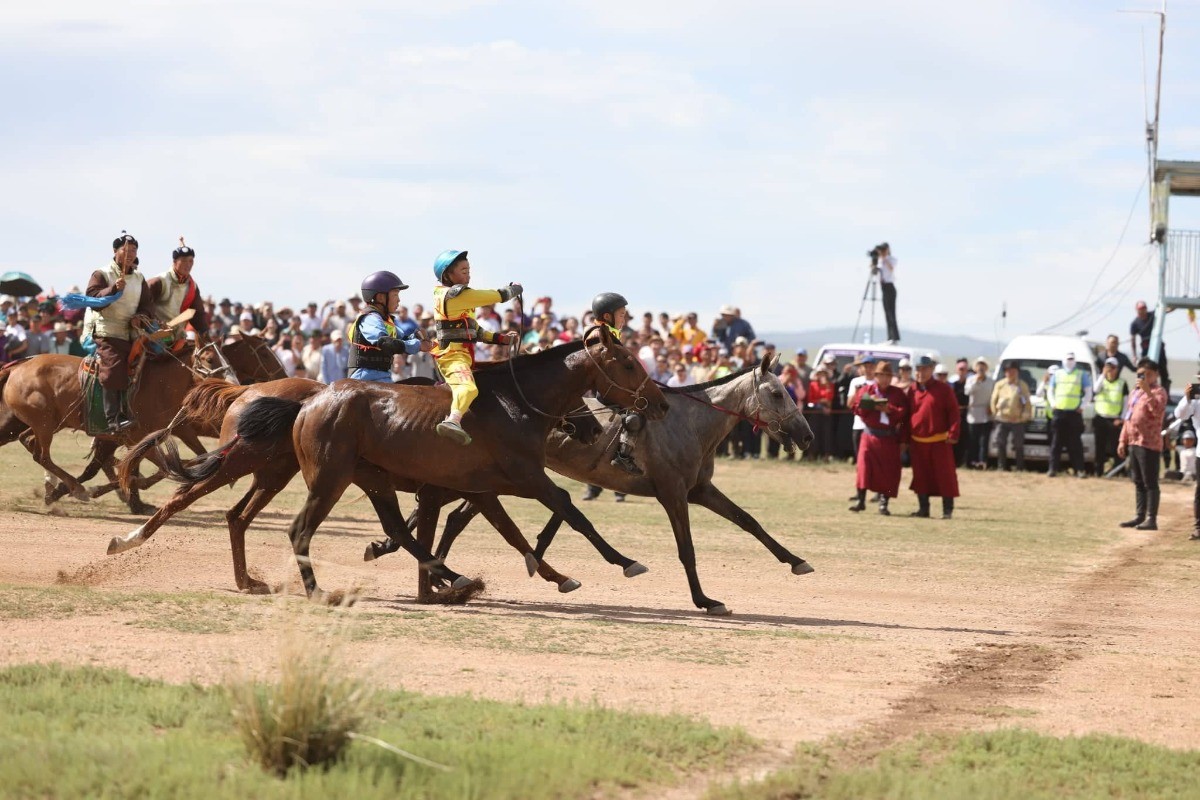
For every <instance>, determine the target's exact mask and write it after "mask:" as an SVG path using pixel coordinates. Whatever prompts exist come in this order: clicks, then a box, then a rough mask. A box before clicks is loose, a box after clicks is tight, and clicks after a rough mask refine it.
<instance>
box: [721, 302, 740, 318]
mask: <svg viewBox="0 0 1200 800" xmlns="http://www.w3.org/2000/svg"><path fill="white" fill-rule="evenodd" d="M720 313H721V314H722V315H725V314H728V315H729V316H731V317H736V316H737V309H736V308H734V307H733V306H731V305H729V304H728V303H726V304H725V305H723V306H721V311H720Z"/></svg>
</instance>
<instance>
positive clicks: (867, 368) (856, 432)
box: [842, 356, 875, 501]
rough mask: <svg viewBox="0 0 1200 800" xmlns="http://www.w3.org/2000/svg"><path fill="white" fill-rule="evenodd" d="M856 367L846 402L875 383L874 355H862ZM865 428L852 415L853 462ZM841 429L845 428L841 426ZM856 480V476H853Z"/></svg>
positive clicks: (856, 459)
mask: <svg viewBox="0 0 1200 800" xmlns="http://www.w3.org/2000/svg"><path fill="white" fill-rule="evenodd" d="M854 366H856V367H858V375H856V376H854V377H853V378H851V379H850V386H849V388H848V389H847V390H846V402H847V403H849V402H850V400H851V399H852V398H854V397H856V396H857V395H858V390H859V389H861V388H862V387H863V386H868V385H871V384H874V383H875V356H863V357H862V358H860V359H859V360H858V361H856V362H855V363H854ZM866 429H867V423H865V422H863V418H862V417H860V416H859V415H858V414H855V415H854V420H853V422H852V423H851V425H850V438H851V440H853V442H854V462H855V463H856V464H857V463H858V445H859V442H860V441H861V440H862V435H863V431H865V430H866ZM842 430H845V428H843V429H842ZM855 480H857V476H855ZM850 500H851V501H857V500H858V493H857V491H856V492H855V494H854V496H853V497H851V498H850Z"/></svg>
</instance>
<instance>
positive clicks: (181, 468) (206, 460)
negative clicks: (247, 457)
mask: <svg viewBox="0 0 1200 800" xmlns="http://www.w3.org/2000/svg"><path fill="white" fill-rule="evenodd" d="M236 441H237V439H234V440H233V441H232V442H228V443H227V444H223V445H221V447H219V448H218V449H216V450H211V451H209V452H207V453H205V454H204V455H201V456H196V457H195V458H193V459H192V460H190V461H188V462H187V463H184V461H183V459H182V458H180V457H179V446H178V445H176V444H175V442H174V441H173V440H171V439H167V440H166V441H165V442H163V446H162V459H163V472H164V473H166V476H167V477H168V478H169V479H171V480H173V481H175V482H176V483H182V484H183V485H184V486H191V485H192V484H194V483H199V482H200V481H202V480H204V479H205V478H207V477H209V476H211V475H212V474H213V473H215V472H216V471H217V470H219V469H220V468H221V465H222V464H224V463H225V456H226V455H228V454H229V449H230V448H231V447H232V446H233V444H234V442H236Z"/></svg>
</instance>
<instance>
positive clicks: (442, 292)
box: [433, 285, 480, 352]
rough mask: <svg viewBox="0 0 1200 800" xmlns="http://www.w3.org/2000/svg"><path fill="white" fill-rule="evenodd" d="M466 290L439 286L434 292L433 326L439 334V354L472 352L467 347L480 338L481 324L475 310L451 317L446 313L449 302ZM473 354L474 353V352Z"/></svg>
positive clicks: (470, 309) (468, 310) (464, 287)
mask: <svg viewBox="0 0 1200 800" xmlns="http://www.w3.org/2000/svg"><path fill="white" fill-rule="evenodd" d="M466 288H467V287H466V286H461V285H460V286H438V287H437V288H435V289H434V290H433V325H434V330H435V331H436V333H437V346H438V351H439V352H445V351H447V350H464V349H465V350H471V348H468V347H466V345H467V344H469V343H471V342H473V341H475V340H476V339H479V338H480V336H479V323H478V322H476V321H475V309H473V308H468V309H466V310H464V311H462V312H461V313H458V314H455V315H454V316H450V315H449V314H448V313H447V311H446V309H447V307H448V301H449V300H452V299H454V297H456V296H457V295H458V294H459V293H461V292H462V291H463V290H465V289H466ZM454 345H458V346H457V347H455V346H454ZM472 352H474V351H473V350H472Z"/></svg>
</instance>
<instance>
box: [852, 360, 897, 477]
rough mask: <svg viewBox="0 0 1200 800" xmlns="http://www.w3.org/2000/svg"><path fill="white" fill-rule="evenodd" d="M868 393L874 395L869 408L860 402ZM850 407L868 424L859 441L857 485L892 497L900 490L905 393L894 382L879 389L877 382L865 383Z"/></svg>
mask: <svg viewBox="0 0 1200 800" xmlns="http://www.w3.org/2000/svg"><path fill="white" fill-rule="evenodd" d="M867 396H870V397H873V398H875V403H874V404H868V405H873V407H872V408H866V407H865V406H864V404H863V398H864V397H867ZM850 407H851V408H853V409H854V413H855V414H857V415H858V416H859V417H861V418H862V421H863V422H864V423H866V425H867V429H866V430H865V431H863V435H862V438H861V439H860V440H859V443H858V488H859V489H866V490H867V491H868V492H878V493H879V494H882V495H883V496H884V497H895V496H896V495H898V494H899V493H900V441H901V433H902V432H903V430H904V426H905V424H906V423H907V422H908V395H906V394H905V393H904V390H903V389H900V388H898V387H896V386H889V387H887V388H886V389H881V388H880V387H879V384H876V383H871V384H866V385H864V386H861V387H859V390H858V392H857V393H856V394H855V395H854V399H853V400H852V401H851V403H850ZM885 417H886V421H885V419H884V418H885Z"/></svg>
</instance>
